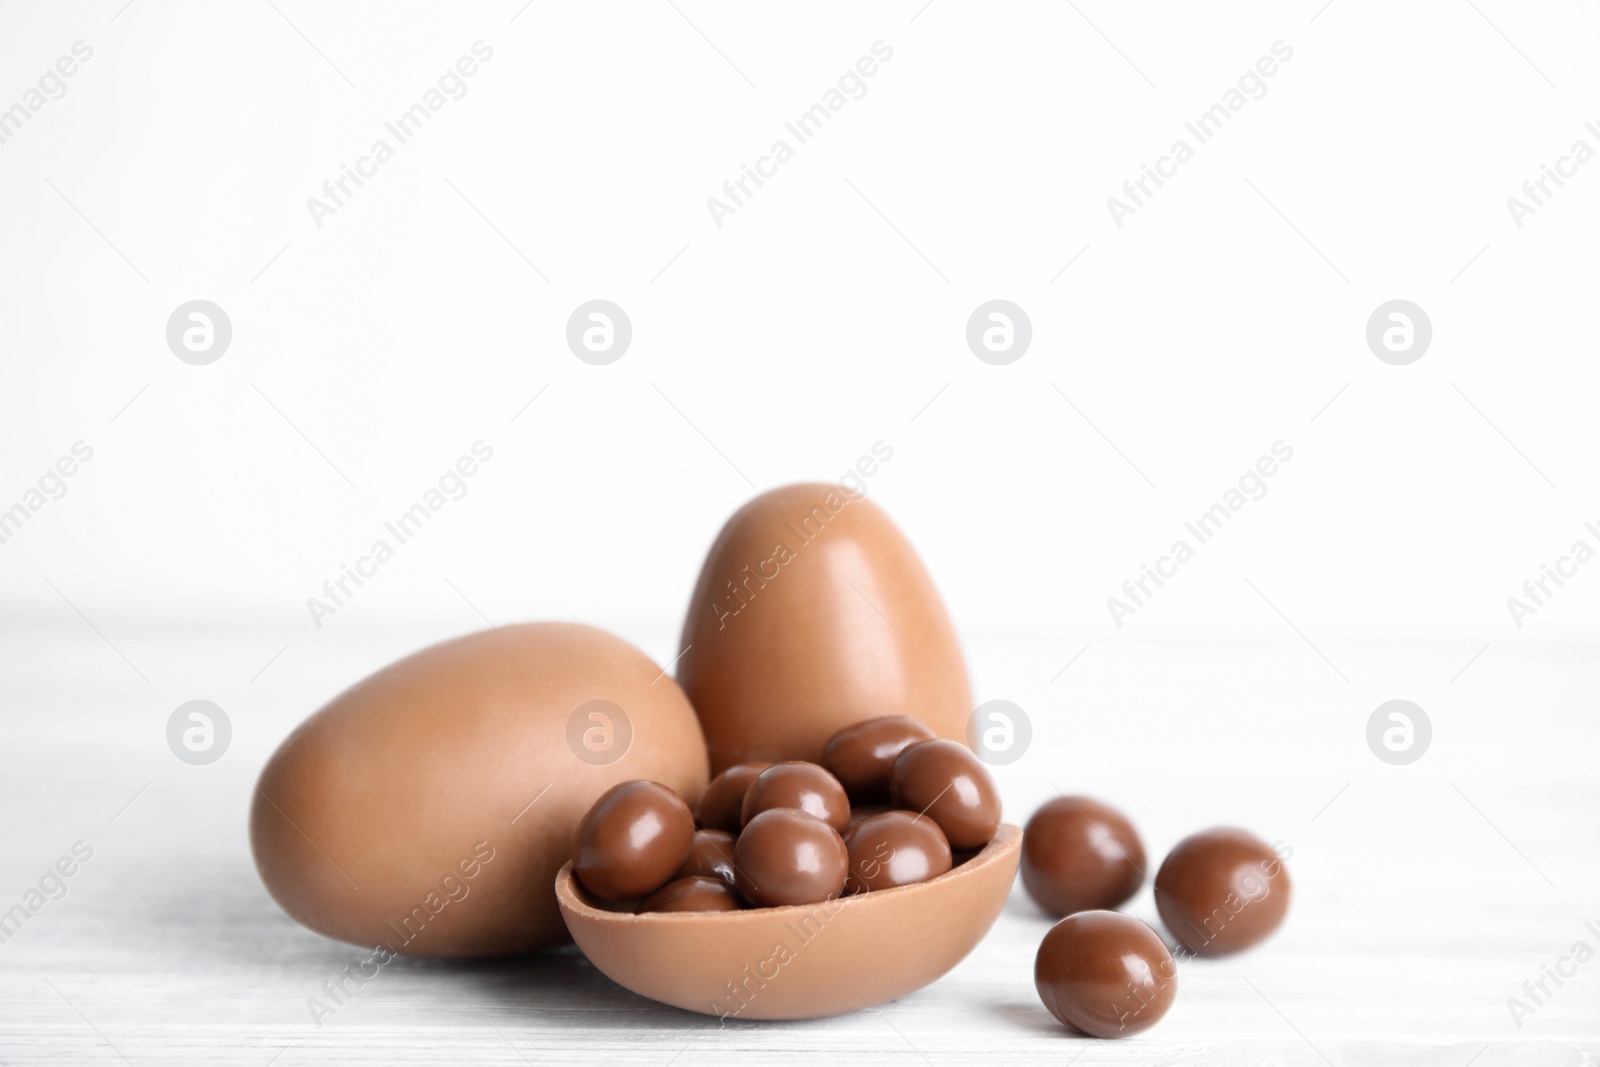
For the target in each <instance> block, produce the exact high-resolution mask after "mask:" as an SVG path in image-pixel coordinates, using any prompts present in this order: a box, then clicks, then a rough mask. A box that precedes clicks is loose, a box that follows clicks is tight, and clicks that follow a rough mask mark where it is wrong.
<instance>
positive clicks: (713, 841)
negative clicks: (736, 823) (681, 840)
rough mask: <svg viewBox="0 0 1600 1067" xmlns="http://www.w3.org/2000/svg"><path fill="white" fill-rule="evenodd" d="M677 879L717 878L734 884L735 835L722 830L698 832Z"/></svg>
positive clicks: (695, 833) (679, 869) (690, 845)
mask: <svg viewBox="0 0 1600 1067" xmlns="http://www.w3.org/2000/svg"><path fill="white" fill-rule="evenodd" d="M675 877H677V878H691V877H700V878H716V879H719V880H720V881H723V882H727V883H728V884H729V885H732V884H733V835H732V834H728V833H723V832H722V831H721V830H696V831H695V832H694V840H693V841H692V842H691V843H690V844H689V858H688V859H686V860H684V861H683V866H682V867H679V868H678V873H677V875H675Z"/></svg>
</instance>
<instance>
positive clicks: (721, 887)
mask: <svg viewBox="0 0 1600 1067" xmlns="http://www.w3.org/2000/svg"><path fill="white" fill-rule="evenodd" d="M743 906H744V904H743V903H742V902H741V901H740V900H739V894H737V893H735V892H734V891H733V887H732V886H731V885H729V884H728V883H727V882H724V881H723V880H722V879H720V878H701V877H698V876H696V877H690V878H679V879H677V880H676V881H671V882H668V883H667V884H666V885H664V886H662V887H661V888H660V889H658V890H656V891H655V892H654V893H651V894H650V895H649V896H648V897H646V898H645V900H644V903H642V904H640V905H639V910H640V911H641V912H644V911H738V910H739V909H740V908H742V907H743Z"/></svg>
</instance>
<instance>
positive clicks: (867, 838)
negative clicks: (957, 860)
mask: <svg viewBox="0 0 1600 1067" xmlns="http://www.w3.org/2000/svg"><path fill="white" fill-rule="evenodd" d="M845 847H846V848H847V849H848V850H849V853H850V874H849V876H848V877H847V878H846V879H845V892H847V893H870V892H874V891H876V890H879V889H893V888H894V887H895V886H898V885H911V884H913V883H915V882H926V881H927V880H928V879H930V878H937V877H939V875H941V874H943V873H944V872H946V871H948V870H949V869H950V842H948V841H946V840H945V837H944V831H943V830H940V829H939V827H938V825H937V824H936V823H935V822H934V821H933V820H932V819H930V818H928V817H927V816H925V815H924V816H920V817H919V816H917V815H915V814H913V813H911V812H909V811H890V812H885V813H883V814H882V815H873V816H870V817H868V818H866V819H863V820H862V821H860V822H858V823H856V824H855V825H854V826H853V827H851V828H850V834H849V837H848V839H847V842H846V846H845Z"/></svg>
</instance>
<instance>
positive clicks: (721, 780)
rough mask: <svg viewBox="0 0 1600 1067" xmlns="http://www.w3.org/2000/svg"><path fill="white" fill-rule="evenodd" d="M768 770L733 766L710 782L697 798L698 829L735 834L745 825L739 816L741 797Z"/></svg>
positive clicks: (758, 766) (764, 765) (763, 766)
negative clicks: (698, 800)
mask: <svg viewBox="0 0 1600 1067" xmlns="http://www.w3.org/2000/svg"><path fill="white" fill-rule="evenodd" d="M770 766H772V764H770V763H736V764H734V765H733V766H732V767H729V768H728V769H727V770H725V771H723V772H722V773H721V774H719V775H717V776H716V777H715V778H713V779H711V784H710V785H708V786H706V791H705V792H704V793H703V794H701V796H700V826H701V828H702V829H705V830H726V831H727V832H728V833H730V834H736V833H738V832H739V827H740V826H742V825H743V824H744V819H743V817H742V814H741V812H742V810H743V806H744V795H745V793H747V792H749V790H750V784H751V783H752V782H754V781H755V780H756V776H757V775H758V774H760V773H761V772H762V771H764V770H766V769H767V768H768V767H770Z"/></svg>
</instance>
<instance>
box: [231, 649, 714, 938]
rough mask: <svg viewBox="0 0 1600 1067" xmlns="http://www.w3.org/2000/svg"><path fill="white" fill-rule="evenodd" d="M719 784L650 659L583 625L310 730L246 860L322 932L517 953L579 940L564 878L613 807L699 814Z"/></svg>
mask: <svg viewBox="0 0 1600 1067" xmlns="http://www.w3.org/2000/svg"><path fill="white" fill-rule="evenodd" d="M707 777H708V774H707V769H706V754H705V744H704V741H703V740H702V738H701V735H700V727H699V723H698V722H697V721H696V719H695V716H694V712H693V710H692V709H691V708H690V707H689V702H688V701H687V700H685V699H684V695H683V693H682V691H681V690H680V689H679V688H678V687H677V685H676V684H675V683H673V681H672V679H671V678H667V677H664V676H662V674H661V669H660V668H659V667H658V666H657V665H656V664H655V663H652V662H651V661H650V659H649V657H647V656H646V655H644V653H642V652H640V651H639V650H638V649H636V648H634V647H633V646H632V645H630V644H628V643H627V642H626V641H623V640H622V639H621V638H618V637H615V636H613V635H611V634H608V633H606V632H604V631H602V630H597V629H594V628H593V627H589V626H582V625H578V624H576V623H556V622H548V623H527V624H523V625H516V626H503V627H500V628H498V629H496V630H491V631H485V632H482V633H475V634H470V635H468V636H466V637H461V638H457V639H455V640H453V641H446V642H444V643H442V644H438V645H434V646H432V647H430V648H425V649H423V650H422V651H420V652H416V653H413V654H412V655H410V656H407V657H405V658H404V659H402V660H400V661H398V662H397V663H394V664H391V665H390V666H388V667H385V668H384V669H382V670H380V671H379V672H378V673H376V674H374V675H372V676H371V677H369V678H367V679H365V680H363V681H361V682H358V683H356V684H355V685H354V686H352V687H351V688H349V689H347V690H345V691H344V692H343V693H341V694H340V695H338V696H337V697H335V698H334V699H333V700H332V701H331V702H329V703H328V705H327V706H326V707H324V708H323V709H322V710H321V711H319V712H317V713H316V714H315V715H313V716H312V717H311V718H310V719H308V720H307V721H306V722H304V723H302V724H301V725H300V727H299V728H297V729H296V730H295V731H294V732H293V733H292V734H290V735H289V737H288V738H287V739H286V740H285V741H284V742H283V744H282V745H280V746H279V748H278V750H277V752H275V753H274V754H273V756H272V758H271V759H270V760H268V761H267V765H266V767H265V768H264V769H263V770H262V772H261V778H260V780H259V782H258V783H257V785H256V790H255V794H254V797H253V798H252V807H251V811H250V844H251V848H252V850H253V851H254V853H255V860H256V868H257V869H258V870H259V871H260V873H261V880H262V881H263V882H264V883H266V887H267V891H268V892H269V893H271V894H272V897H273V899H274V900H276V901H277V902H278V904H279V906H281V907H282V908H283V910H284V911H286V912H288V913H289V915H290V916H291V917H293V918H294V919H296V920H298V921H299V922H301V923H303V924H305V925H306V926H308V927H310V928H311V929H313V930H315V931H317V932H318V933H321V934H325V935H327V936H328V937H334V938H338V939H339V940H342V941H349V942H351V943H353V944H359V945H364V946H367V947H369V948H370V947H373V946H388V948H389V950H390V951H392V952H395V953H397V954H400V955H408V956H441V957H454V958H470V957H483V956H500V955H509V954H513V953H521V952H527V951H529V950H532V949H537V948H541V947H544V946H548V945H553V944H557V943H560V942H562V941H565V940H566V939H567V933H566V927H565V926H564V924H563V923H562V919H561V913H560V911H559V909H558V908H557V906H556V898H555V890H554V886H555V876H556V872H557V871H559V870H560V869H561V866H562V864H564V863H566V862H567V861H568V860H569V859H571V858H572V856H573V848H574V843H575V835H576V830H577V827H578V824H579V821H580V820H581V819H582V818H583V817H584V815H585V814H586V813H587V812H588V811H589V808H590V806H591V805H593V804H594V802H595V800H596V799H597V798H598V797H599V796H600V795H601V794H602V793H605V792H606V790H608V789H610V788H611V787H612V786H614V785H616V784H617V783H619V782H624V781H627V780H629V779H636V778H637V779H649V780H652V781H655V782H660V783H661V784H662V785H665V786H667V787H668V788H670V789H671V790H673V791H675V792H676V793H677V794H678V795H680V796H681V797H682V798H683V800H684V801H685V802H686V803H687V804H689V805H693V804H695V803H696V802H697V801H698V800H699V797H700V794H701V792H702V791H703V790H704V789H705V787H706V780H707ZM685 818H687V816H685ZM686 836H687V835H686ZM676 862H677V861H676V860H674V864H676ZM668 873H671V872H670V871H669V872H668Z"/></svg>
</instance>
